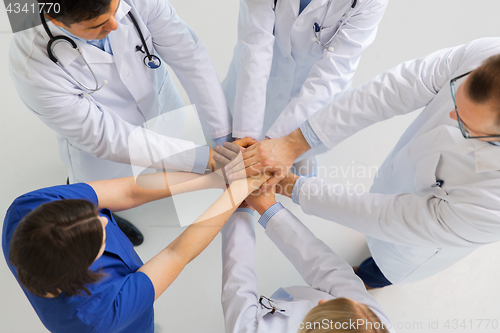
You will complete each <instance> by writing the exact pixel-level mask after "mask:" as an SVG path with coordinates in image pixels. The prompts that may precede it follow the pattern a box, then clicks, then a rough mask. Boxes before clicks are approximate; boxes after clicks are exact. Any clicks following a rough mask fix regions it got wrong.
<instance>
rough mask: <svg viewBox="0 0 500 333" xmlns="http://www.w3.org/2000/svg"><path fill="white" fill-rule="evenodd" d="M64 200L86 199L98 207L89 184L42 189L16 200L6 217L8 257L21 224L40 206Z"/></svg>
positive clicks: (5, 241)
mask: <svg viewBox="0 0 500 333" xmlns="http://www.w3.org/2000/svg"><path fill="white" fill-rule="evenodd" d="M62 199H84V200H88V201H90V202H92V203H93V204H94V205H95V206H96V207H97V205H98V200H97V195H96V193H95V192H94V190H93V189H92V187H90V186H89V185H88V184H84V183H80V184H72V185H59V186H53V187H47V188H42V189H39V190H35V191H32V192H29V193H26V194H23V195H21V196H20V197H18V198H16V199H15V200H14V202H13V203H12V204H11V205H10V207H9V209H8V210H7V214H6V215H5V219H4V224H3V232H2V247H3V251H4V254H5V255H6V256H7V253H8V249H9V247H10V239H11V238H12V234H13V233H14V230H15V229H16V227H17V225H18V224H19V222H20V221H21V220H22V219H23V218H24V217H25V216H26V215H28V214H29V213H30V212H31V211H33V210H34V209H35V208H37V207H38V206H40V205H42V204H44V203H48V202H51V201H56V200H62Z"/></svg>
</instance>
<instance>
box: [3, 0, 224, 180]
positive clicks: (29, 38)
mask: <svg viewBox="0 0 500 333" xmlns="http://www.w3.org/2000/svg"><path fill="white" fill-rule="evenodd" d="M129 11H131V12H132V13H133V14H134V16H135V18H136V20H137V22H138V24H139V26H140V28H141V30H142V33H143V35H144V38H145V39H146V43H147V45H148V47H149V50H150V52H154V53H155V54H157V55H159V56H160V57H161V58H162V60H163V65H162V66H161V67H160V68H159V69H156V70H154V69H149V68H147V67H146V66H145V65H144V64H143V57H144V54H143V53H141V52H136V49H135V48H136V46H137V45H140V46H142V43H141V40H140V37H139V35H138V33H137V31H136V28H135V27H134V25H133V24H132V21H131V20H130V18H129V17H128V16H127V13H128V12H129ZM116 19H117V21H118V23H119V27H118V29H117V30H116V31H113V32H111V33H110V34H109V41H110V44H111V48H112V52H113V55H111V54H108V53H106V52H104V51H102V50H100V49H98V48H97V47H95V46H93V45H89V44H87V43H85V42H82V41H79V40H75V42H76V44H77V45H78V47H79V48H80V49H81V50H82V53H83V54H84V56H85V59H86V60H87V61H88V62H89V64H90V66H91V68H92V70H93V71H94V72H95V74H96V76H97V78H98V80H99V82H100V83H102V81H103V80H107V81H108V82H109V83H108V84H107V85H106V86H105V87H104V88H103V89H101V90H99V91H97V92H96V93H94V94H92V95H90V96H89V97H88V98H84V97H83V96H82V93H83V91H82V90H81V89H80V88H79V87H78V86H77V85H76V84H75V83H74V81H73V80H72V79H71V78H70V77H69V76H68V75H67V74H66V73H64V72H63V71H62V70H61V69H60V68H59V67H58V66H57V65H55V64H54V63H53V62H52V61H51V60H50V59H49V58H48V56H47V51H46V47H47V42H48V40H49V38H48V36H47V34H46V33H45V31H44V29H43V27H42V26H41V25H40V26H38V27H35V28H32V29H29V30H26V31H23V32H20V33H16V34H15V35H14V38H13V40H12V44H11V50H10V62H9V65H10V72H11V75H12V79H13V81H14V83H15V85H16V88H17V91H18V92H19V94H20V96H21V98H22V100H23V101H24V103H25V104H26V105H27V106H28V107H29V109H31V110H32V111H33V112H34V113H35V114H36V115H37V116H38V117H39V118H40V119H41V120H42V121H43V122H44V123H45V124H47V125H48V126H49V127H50V128H52V129H53V130H55V131H56V132H57V136H58V142H59V149H60V154H61V157H62V159H63V161H64V163H65V164H66V165H67V167H68V170H69V177H70V181H71V182H80V181H84V182H87V181H92V180H96V179H107V178H116V177H121V176H129V175H131V167H130V165H129V164H130V156H129V144H131V143H129V140H130V134H131V133H133V131H134V130H136V129H137V127H138V126H140V125H142V124H144V123H146V122H147V121H150V120H152V119H154V118H156V117H158V116H160V115H164V117H165V118H167V122H168V121H170V122H172V121H175V122H177V123H176V125H175V126H173V127H182V125H183V124H182V121H183V119H182V117H181V119H168V118H175V117H173V116H172V114H169V113H168V111H170V110H175V109H177V108H179V107H182V106H183V103H182V101H181V99H180V97H179V95H178V92H177V90H176V88H175V86H174V83H173V81H172V78H171V76H170V75H169V73H168V71H167V66H166V65H168V66H170V67H171V68H172V69H173V70H174V72H175V73H176V75H177V77H178V78H179V80H180V81H181V83H182V85H183V87H184V88H185V89H186V92H187V93H188V95H189V97H190V98H191V101H192V103H194V104H195V106H196V108H197V111H198V114H199V116H200V120H201V123H202V126H203V129H204V131H205V134H206V135H207V136H208V137H209V138H218V137H222V136H225V135H227V134H229V133H230V132H231V115H230V113H229V112H228V110H227V105H226V102H225V97H224V94H223V92H222V89H221V86H220V83H219V80H218V78H217V75H216V73H215V70H214V68H213V66H212V63H211V61H210V59H209V56H208V53H207V51H206V49H205V47H204V46H203V44H202V43H201V41H200V40H199V39H198V37H197V36H196V34H195V33H194V32H193V31H192V30H191V28H190V27H189V26H188V25H187V24H186V23H184V22H183V21H182V20H181V19H180V18H179V17H178V16H177V14H176V12H175V10H174V9H173V8H172V6H171V5H170V4H169V3H168V2H167V1H166V0H147V1H134V0H123V1H121V3H120V5H119V8H118V11H117V14H116ZM48 25H49V29H50V30H51V31H52V33H53V35H54V36H58V35H63V34H64V33H63V32H62V31H61V30H60V29H58V28H57V27H56V26H55V25H53V24H52V23H51V22H48ZM55 55H56V56H57V57H58V58H59V60H60V61H61V62H62V64H63V65H64V66H65V68H66V69H67V70H68V71H69V72H70V73H71V74H72V75H73V76H74V77H75V78H77V79H79V80H80V82H82V83H83V84H86V85H87V86H90V87H93V86H94V79H93V77H92V75H91V73H90V71H89V70H88V68H87V67H86V66H85V64H84V62H83V60H82V59H81V57H79V55H78V53H77V52H76V51H74V50H72V49H71V48H70V47H69V46H68V45H67V44H63V43H61V44H59V45H58V46H56V48H55ZM144 127H146V128H147V124H146V125H144ZM167 127H168V126H167ZM164 134H165V133H164ZM166 134H167V135H168V134H169V133H166ZM142 140H144V138H142ZM139 145H140V144H139ZM149 145H150V147H149V148H150V152H149V153H150V154H146V155H147V157H148V158H146V160H144V161H142V165H141V166H143V167H148V166H152V167H155V168H162V167H163V165H162V164H161V163H159V162H158V161H159V159H161V158H160V157H167V156H172V155H175V154H178V153H180V152H182V151H186V150H190V149H192V148H194V147H195V145H194V143H192V142H189V141H184V140H180V139H175V138H169V137H167V136H165V135H155V133H150V137H149ZM181 155H182V154H181ZM150 156H151V158H150ZM194 158H195V157H194V154H184V155H182V156H180V155H179V156H177V158H170V159H166V161H164V165H165V166H166V167H168V168H169V169H176V170H183V171H191V170H192V167H193V164H194ZM136 162H137V161H136ZM138 163H139V162H138Z"/></svg>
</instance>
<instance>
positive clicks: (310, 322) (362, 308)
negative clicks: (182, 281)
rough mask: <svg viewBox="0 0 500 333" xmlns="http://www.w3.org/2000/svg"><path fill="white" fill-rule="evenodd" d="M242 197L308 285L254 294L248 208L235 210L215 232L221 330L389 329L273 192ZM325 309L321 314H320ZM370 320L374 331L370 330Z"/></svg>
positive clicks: (356, 282) (341, 264)
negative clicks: (218, 232)
mask: <svg viewBox="0 0 500 333" xmlns="http://www.w3.org/2000/svg"><path fill="white" fill-rule="evenodd" d="M247 202H248V203H250V204H251V205H252V207H254V208H255V209H257V211H258V212H259V213H260V214H261V215H262V216H261V218H260V219H259V223H260V224H261V225H262V227H264V228H265V230H266V231H265V232H266V235H267V236H269V238H270V239H271V240H272V241H273V242H274V244H276V246H277V247H278V249H279V250H280V251H281V252H282V253H283V254H284V255H285V256H286V257H287V259H288V260H290V262H291V263H292V264H293V265H294V267H295V268H296V269H297V270H298V272H299V273H300V275H301V276H302V277H303V278H304V280H305V282H306V283H307V284H308V285H309V286H293V287H286V288H280V289H278V290H277V291H276V292H275V293H274V294H273V295H271V296H270V297H265V296H264V297H263V296H261V297H259V296H258V294H257V275H256V270H255V230H254V221H253V220H254V219H253V211H252V210H250V209H249V208H239V209H237V210H236V212H235V213H234V214H233V215H232V216H231V218H230V219H229V221H228V222H227V223H226V225H225V226H224V228H223V229H222V232H221V234H222V260H223V275H222V279H223V283H222V306H223V310H224V317H225V325H226V332H228V333H236V332H239V333H243V332H245V333H257V332H263V333H264V332H265V333H267V332H276V333H278V332H290V333H292V332H293V333H296V332H298V331H299V330H300V332H302V330H304V332H323V331H328V332H330V331H332V332H333V330H334V329H336V330H335V331H338V332H344V331H345V332H350V331H351V330H350V329H354V328H357V329H359V331H356V332H364V333H382V332H386V333H387V332H394V328H393V326H392V324H391V322H390V320H389V318H388V317H387V315H386V314H385V313H384V311H383V310H382V308H381V306H380V305H379V304H378V303H377V301H376V300H375V299H374V298H373V297H372V296H371V295H370V294H369V293H368V292H367V291H366V289H365V287H364V285H363V283H362V281H361V280H360V279H359V277H357V276H356V275H355V274H354V272H353V270H352V268H351V266H349V265H348V264H347V263H346V262H345V261H344V260H342V259H341V258H340V257H338V256H337V254H335V252H333V251H332V250H331V249H330V248H329V247H328V246H327V245H326V244H325V243H323V242H322V241H321V240H319V239H318V238H316V237H315V236H314V235H313V234H312V232H311V231H310V230H309V229H308V228H307V227H306V226H305V225H304V224H302V222H300V221H299V220H298V219H297V218H296V217H295V216H294V215H293V214H292V213H290V211H288V210H287V209H286V208H284V207H283V206H282V205H281V204H280V203H276V200H275V199H274V195H262V194H261V195H259V196H256V195H254V194H250V196H249V197H248V198H247ZM332 300H333V301H332ZM329 301H330V302H329ZM313 313H314V314H313ZM325 313H326V314H327V317H322V316H323V315H324V314H325ZM320 317H321V318H320ZM376 323H377V324H376ZM371 325H373V327H375V328H378V330H372V329H370V327H372V326H371ZM309 328H313V329H312V330H310V331H309V330H308V329H309ZM382 328H385V330H383V329H382ZM314 329H315V330H314ZM343 329H345V330H343Z"/></svg>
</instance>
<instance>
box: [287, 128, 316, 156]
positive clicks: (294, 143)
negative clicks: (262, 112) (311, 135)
mask: <svg viewBox="0 0 500 333" xmlns="http://www.w3.org/2000/svg"><path fill="white" fill-rule="evenodd" d="M284 139H285V140H286V142H287V143H288V145H289V146H290V147H292V149H293V151H294V152H295V155H296V157H299V156H300V155H302V154H304V153H305V152H306V151H308V150H309V149H311V146H309V143H307V140H306V138H305V137H304V135H303V134H302V130H301V129H300V128H297V129H296V130H295V131H293V132H292V133H290V134H288V135H287V136H285V137H284Z"/></svg>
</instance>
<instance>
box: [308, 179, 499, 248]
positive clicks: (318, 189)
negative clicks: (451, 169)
mask: <svg viewBox="0 0 500 333" xmlns="http://www.w3.org/2000/svg"><path fill="white" fill-rule="evenodd" d="M299 203H300V207H301V208H302V210H303V211H304V212H305V213H306V214H309V215H315V216H318V217H321V218H324V219H326V220H330V221H334V222H336V223H338V224H341V225H344V226H346V227H349V228H352V229H354V230H357V231H359V232H361V233H363V234H365V235H367V236H370V237H372V238H377V239H380V240H383V241H386V242H391V243H394V244H399V245H404V246H411V247H439V248H440V247H477V246H478V245H482V244H488V243H493V242H496V241H498V240H500V224H499V223H498V217H499V215H500V211H499V210H498V209H492V207H481V206H479V205H472V204H469V203H467V202H449V201H446V200H443V199H441V198H437V197H435V196H434V195H432V194H430V195H426V196H418V195H416V194H409V193H396V194H379V193H363V194H357V193H356V192H355V191H352V190H349V189H347V188H344V187H342V186H340V185H338V184H331V183H327V182H325V181H324V180H321V179H319V178H310V179H308V180H306V182H305V183H304V184H303V185H302V187H301V189H300V193H299ZM497 207H498V206H497Z"/></svg>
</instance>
